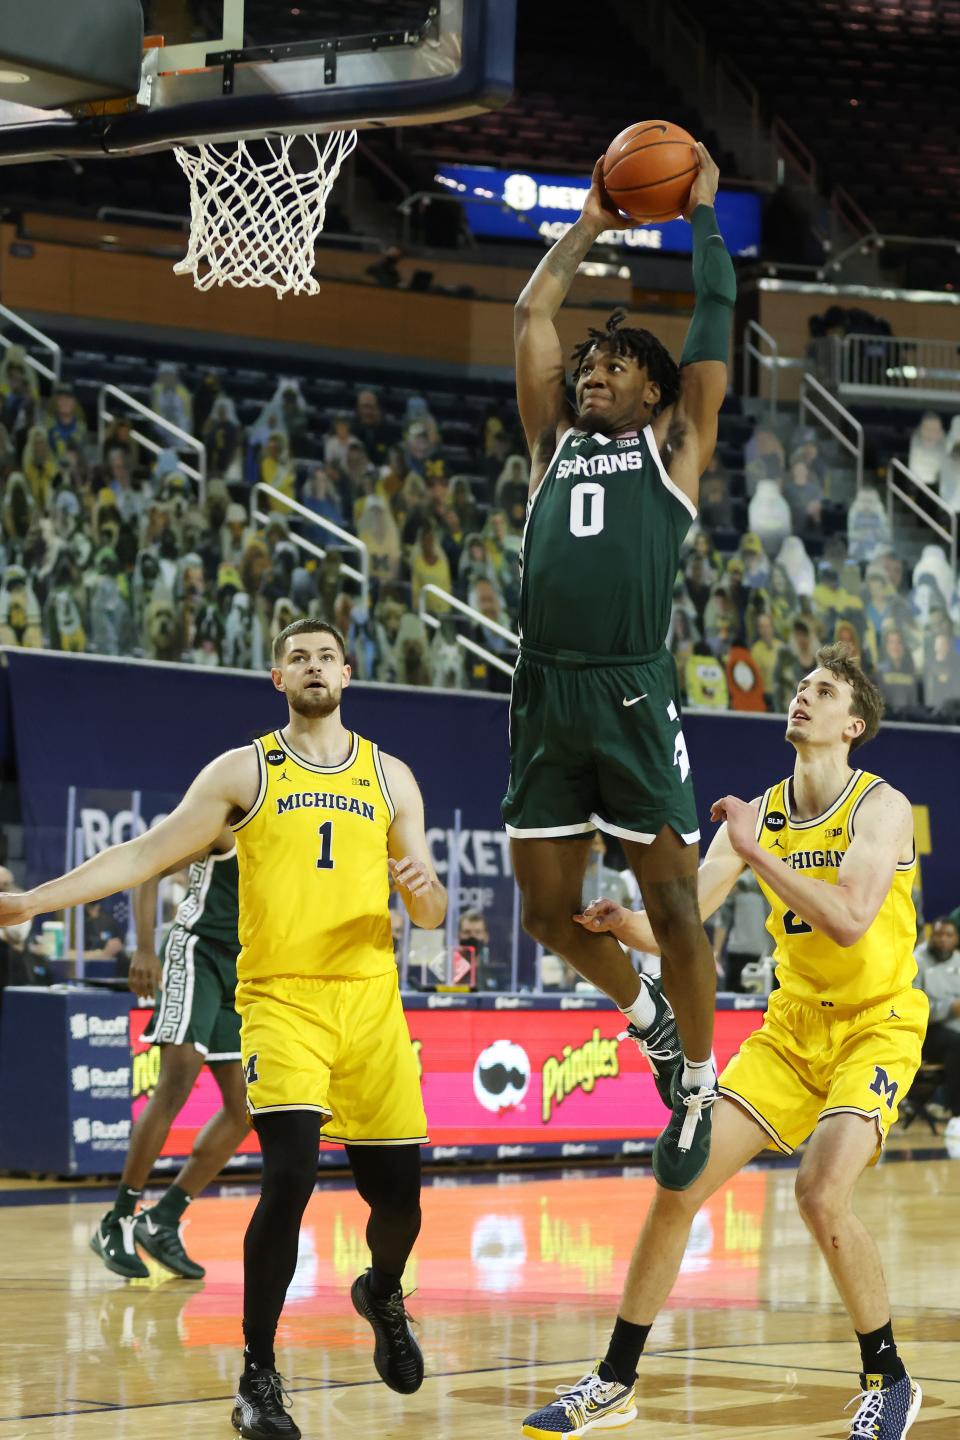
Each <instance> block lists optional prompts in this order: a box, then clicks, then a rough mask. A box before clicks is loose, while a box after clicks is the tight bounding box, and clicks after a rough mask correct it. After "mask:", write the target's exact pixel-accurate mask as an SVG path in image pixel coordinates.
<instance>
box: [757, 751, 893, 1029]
mask: <svg viewBox="0 0 960 1440" xmlns="http://www.w3.org/2000/svg"><path fill="white" fill-rule="evenodd" d="M883 783H884V782H883V781H882V780H881V778H880V777H879V776H878V775H870V774H869V773H868V772H867V771H865V770H856V771H854V773H853V774H852V775H851V777H850V780H849V782H848V784H847V786H846V789H845V790H844V791H843V793H842V794H841V795H839V796H838V797H837V799H836V800H835V801H834V802H833V804H832V805H831V806H830V807H829V809H828V810H826V811H825V812H824V813H823V814H822V815H818V816H816V817H815V818H814V819H812V820H797V819H796V818H795V817H794V815H793V811H792V809H791V803H790V800H791V789H792V782H791V781H790V780H782V781H781V782H780V784H779V785H774V786H772V787H771V788H770V789H769V790H767V791H766V793H765V794H764V796H763V801H762V803H761V805H760V814H759V817H758V820H757V840H758V842H759V844H760V845H761V846H762V847H763V849H764V850H767V851H769V852H770V854H771V855H775V856H776V857H777V859H779V860H782V861H783V863H784V864H785V865H790V866H792V868H793V869H794V870H799V871H801V872H802V873H803V874H804V875H809V876H810V877H811V878H812V879H814V880H825V881H826V882H827V883H828V884H830V885H835V884H836V883H837V876H838V874H839V870H840V865H841V863H842V861H843V857H844V855H845V854H846V853H847V850H848V849H849V847H850V844H851V842H852V840H853V836H854V831H855V826H856V819H857V811H858V810H859V809H860V806H861V804H862V803H863V801H864V799H865V798H866V796H867V795H869V794H870V793H871V792H872V791H873V790H874V789H876V787H877V786H878V785H882V784H883ZM916 873H917V861H916V850H914V854H913V857H912V859H910V860H909V861H904V862H903V863H902V864H899V865H898V866H897V870H896V874H895V875H894V878H893V884H892V885H891V887H890V891H889V893H888V895H887V896H886V898H885V900H884V902H883V904H882V905H881V906H880V910H879V912H878V914H877V917H876V919H875V920H874V922H873V924H872V925H871V926H870V928H869V929H868V930H867V932H866V934H865V935H863V936H862V938H861V939H860V940H858V941H857V943H856V944H855V945H850V946H846V947H844V946H842V945H838V944H837V943H836V941H834V940H830V939H828V938H827V936H826V935H822V934H821V933H820V932H819V931H817V930H814V929H812V928H811V927H810V926H809V925H808V924H807V923H806V922H805V921H804V920H802V919H800V918H799V916H797V915H795V914H794V913H793V911H792V910H789V909H788V908H787V907H786V905H785V904H784V903H783V901H782V900H781V899H780V898H779V896H778V895H775V894H774V892H773V890H771V888H770V886H769V885H767V884H765V883H764V881H763V880H762V879H759V877H758V880H759V884H760V888H761V889H762V891H763V893H764V895H765V896H766V898H767V900H768V902H769V904H770V915H769V918H768V919H767V929H768V930H769V931H770V933H771V935H772V936H773V938H774V941H775V942H776V948H775V951H774V959H775V960H776V962H777V980H778V981H779V983H780V988H781V990H783V992H784V994H785V995H789V996H791V997H793V998H794V999H797V1000H806V1001H808V1002H809V1001H813V1002H814V1003H815V1004H820V1005H833V1006H840V1005H842V1006H857V1007H859V1006H864V1005H873V1004H876V1003H878V1002H879V1001H880V1000H883V999H886V998H887V997H889V996H891V995H896V994H899V992H900V991H901V990H905V989H907V987H908V986H909V985H911V984H912V983H913V978H914V976H915V975H916V973H917V966H916V962H915V961H914V958H913V951H914V947H915V945H916V943H917V915H916V911H915V909H914V906H913V898H912V892H913V885H914V881H915V879H916Z"/></svg>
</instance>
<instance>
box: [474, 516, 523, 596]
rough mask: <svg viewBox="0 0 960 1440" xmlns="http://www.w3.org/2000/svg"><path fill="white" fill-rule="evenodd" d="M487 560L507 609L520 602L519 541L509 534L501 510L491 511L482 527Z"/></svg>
mask: <svg viewBox="0 0 960 1440" xmlns="http://www.w3.org/2000/svg"><path fill="white" fill-rule="evenodd" d="M483 541H484V544H485V545H486V547H487V558H488V559H489V561H490V564H491V566H492V567H493V573H494V575H495V576H496V580H497V584H498V585H499V587H500V591H501V593H502V595H503V598H504V602H505V603H506V605H507V607H508V609H511V610H512V609H514V608H515V607H516V606H517V605H518V604H519V601H520V540H519V538H518V536H516V535H512V534H510V532H509V530H508V528H507V517H506V515H505V514H504V512H503V511H502V510H491V511H490V514H489V515H488V516H487V522H486V524H485V525H484V527H483Z"/></svg>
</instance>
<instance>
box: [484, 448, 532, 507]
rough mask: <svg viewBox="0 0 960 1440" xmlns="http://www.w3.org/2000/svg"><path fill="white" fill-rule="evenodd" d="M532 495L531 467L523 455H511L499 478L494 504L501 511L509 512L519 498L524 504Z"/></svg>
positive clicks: (504, 464) (505, 462)
mask: <svg viewBox="0 0 960 1440" xmlns="http://www.w3.org/2000/svg"><path fill="white" fill-rule="evenodd" d="M529 493H530V466H529V465H528V463H527V461H526V460H525V459H524V457H523V456H522V455H509V456H508V457H507V459H506V460H505V461H504V463H503V469H502V470H501V471H500V474H499V475H498V477H497V485H496V489H495V490H494V495H493V503H494V504H495V505H496V506H497V508H498V509H500V510H509V508H510V506H511V505H512V503H513V502H514V500H515V499H516V498H517V497H519V498H520V499H521V500H522V501H523V503H524V504H526V502H527V497H528V495H529Z"/></svg>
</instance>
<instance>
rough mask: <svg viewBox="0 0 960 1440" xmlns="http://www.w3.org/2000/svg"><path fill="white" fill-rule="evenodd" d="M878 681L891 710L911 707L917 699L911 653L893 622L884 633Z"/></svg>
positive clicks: (878, 667) (915, 675) (915, 678)
mask: <svg viewBox="0 0 960 1440" xmlns="http://www.w3.org/2000/svg"><path fill="white" fill-rule="evenodd" d="M877 683H878V685H879V686H880V690H881V693H882V695H883V698H884V700H885V701H886V703H887V707H888V709H889V710H891V711H898V710H909V709H912V708H913V707H914V706H915V705H916V704H917V700H918V695H917V691H918V688H919V687H918V684H917V673H916V670H915V668H914V664H913V656H912V655H911V654H910V651H909V650H908V649H907V644H906V641H905V640H904V638H903V635H902V633H901V632H900V631H899V630H898V629H897V628H896V627H895V626H893V625H889V626H888V627H887V628H886V629H885V630H884V632H883V636H882V646H881V650H880V660H879V664H878V665H877Z"/></svg>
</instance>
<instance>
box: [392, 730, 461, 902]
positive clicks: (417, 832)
mask: <svg viewBox="0 0 960 1440" xmlns="http://www.w3.org/2000/svg"><path fill="white" fill-rule="evenodd" d="M380 759H381V760H382V761H383V773H384V777H385V779H386V782H387V787H388V789H389V791H390V796H391V799H392V800H393V804H394V807H395V809H396V812H397V813H396V815H395V816H394V821H393V824H392V825H391V826H390V834H389V836H388V837H387V849H388V851H389V855H390V859H389V861H388V862H387V863H388V864H389V866H390V875H391V878H392V880H393V883H394V885H396V887H397V890H398V891H399V892H400V899H401V900H402V901H403V903H404V905H405V906H406V907H407V914H408V915H409V916H410V919H411V920H412V921H413V923H414V925H419V926H420V928H421V929H422V930H435V929H436V928H437V926H438V925H442V924H443V921H444V919H445V917H446V914H447V892H446V890H445V889H444V887H443V886H442V885H441V884H440V881H439V880H438V879H437V872H436V871H435V870H434V868H433V861H432V859H431V858H430V847H429V845H428V844H427V833H426V829H425V826H424V818H423V796H422V795H421V794H420V787H419V785H418V784H417V782H416V780H415V779H414V778H413V771H412V770H411V769H410V767H409V765H404V763H403V761H402V760H398V759H397V758H396V756H394V755H383V754H381V756H380Z"/></svg>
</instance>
